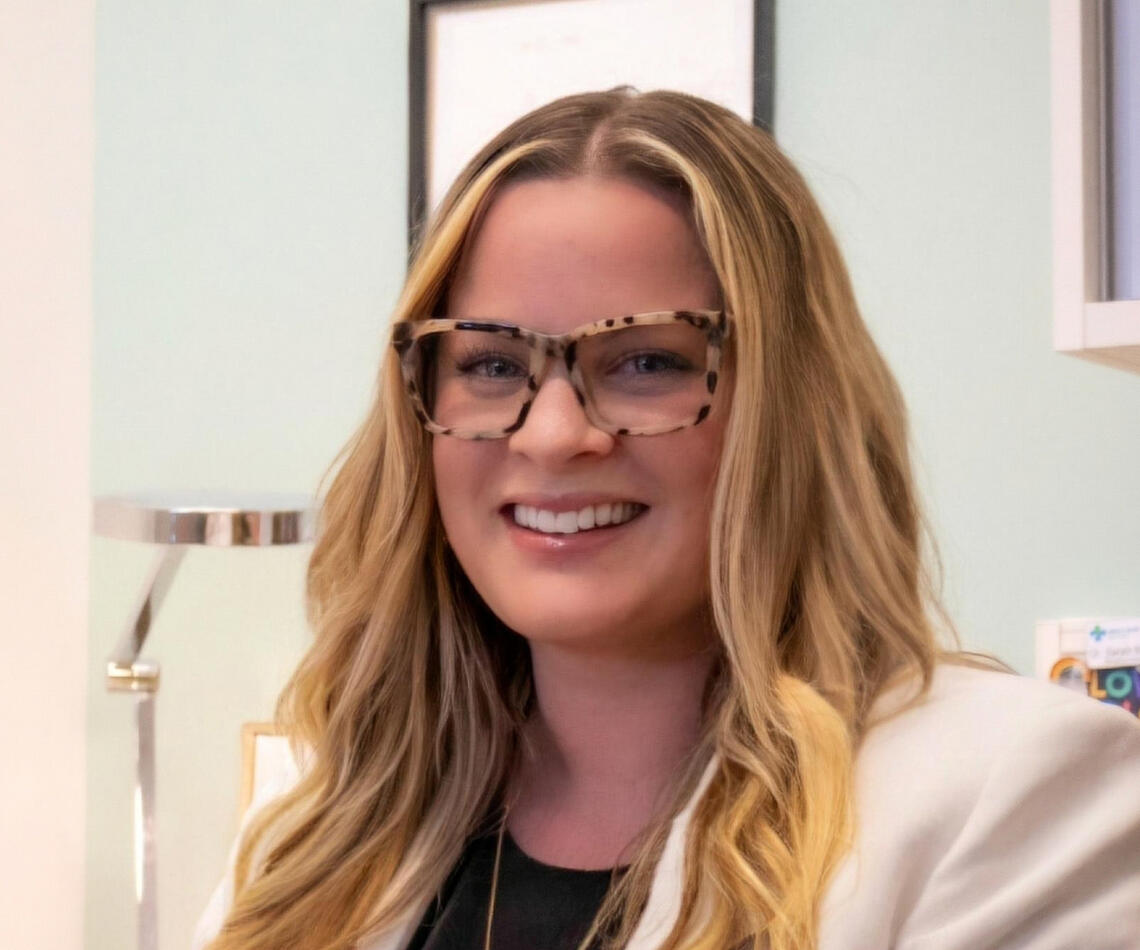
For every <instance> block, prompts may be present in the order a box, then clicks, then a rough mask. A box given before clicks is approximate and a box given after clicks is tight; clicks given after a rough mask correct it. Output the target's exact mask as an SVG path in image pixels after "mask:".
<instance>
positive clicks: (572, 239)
mask: <svg viewBox="0 0 1140 950" xmlns="http://www.w3.org/2000/svg"><path fill="white" fill-rule="evenodd" d="M718 297H719V293H718V288H717V281H716V276H715V274H714V273H713V271H712V267H711V266H710V264H709V262H708V260H707V258H706V255H705V253H704V250H703V249H702V247H701V245H700V241H699V239H698V237H697V234H696V231H695V229H694V227H693V225H692V224H691V223H690V221H689V218H688V213H687V210H686V209H685V206H684V204H683V202H682V201H681V200H680V199H677V198H673V197H671V196H667V195H665V194H663V193H660V192H658V191H656V190H653V189H651V188H650V187H648V186H645V185H642V184H639V183H636V182H632V181H629V180H626V179H620V178H599V177H578V178H569V179H542V180H537V181H524V182H517V183H513V184H510V185H508V186H506V187H505V188H503V190H502V191H500V192H499V194H498V195H496V197H495V199H494V200H493V201H492V203H491V205H490V207H489V208H488V209H487V211H486V213H485V215H484V217H483V220H482V222H481V224H480V226H479V228H478V230H477V231H476V233H475V234H474V235H473V237H472V239H471V241H470V242H469V244H468V248H467V251H466V253H465V255H464V258H463V260H462V261H461V262H460V266H459V268H458V270H457V272H456V275H455V279H454V281H453V283H452V290H451V293H450V295H449V298H448V301H447V315H448V316H454V317H468V318H479V317H487V318H498V319H502V320H506V321H509V322H511V323H518V324H520V325H522V326H526V327H530V328H531V329H535V330H540V331H542V332H545V333H562V332H565V331H567V330H570V329H573V328H574V327H576V326H580V325H581V324H583V323H588V322H590V321H592V320H596V319H601V318H604V317H613V316H623V315H625V314H630V313H642V312H647V311H653V310H698V309H712V308H715V307H716V306H717V305H718Z"/></svg>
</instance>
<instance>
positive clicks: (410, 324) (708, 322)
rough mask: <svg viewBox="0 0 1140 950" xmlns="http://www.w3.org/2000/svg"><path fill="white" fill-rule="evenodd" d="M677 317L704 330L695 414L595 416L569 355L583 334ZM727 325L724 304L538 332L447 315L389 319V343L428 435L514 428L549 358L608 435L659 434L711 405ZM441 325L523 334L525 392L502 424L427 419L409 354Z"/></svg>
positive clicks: (503, 433) (480, 434)
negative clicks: (621, 419)
mask: <svg viewBox="0 0 1140 950" xmlns="http://www.w3.org/2000/svg"><path fill="white" fill-rule="evenodd" d="M677 321H683V322H685V323H688V324H690V325H692V326H694V327H696V328H697V329H698V330H701V331H702V332H704V334H705V337H706V341H707V349H706V355H705V370H706V372H705V384H706V386H707V388H708V397H709V398H708V401H707V402H705V403H703V404H702V405H701V407H700V408H699V409H698V410H697V413H696V415H695V416H694V417H693V419H692V420H691V421H689V422H683V423H681V424H680V425H672V424H670V425H667V426H649V427H639V428H629V427H626V426H615V425H612V424H610V423H608V422H606V421H605V420H603V419H601V418H600V417H599V416H598V414H597V411H596V407H595V406H594V404H593V400H592V399H591V398H590V397H588V396H587V389H586V385H585V382H584V380H583V379H582V375H581V371H580V369H579V367H578V364H577V362H576V360H575V356H576V348H577V345H578V342H579V341H580V340H583V339H585V338H586V337H591V336H597V335H598V334H601V333H606V332H611V331H613V330H622V329H625V328H626V327H631V326H662V325H666V324H670V323H675V322H677ZM731 325H732V321H731V318H730V317H729V314H728V313H727V311H724V310H653V311H648V312H646V313H634V314H628V315H626V316H621V317H606V318H605V319H602V320H594V321H592V322H591V323H586V324H583V325H582V326H580V327H576V328H575V329H573V330H570V331H568V332H567V333H557V334H550V333H540V332H538V331H537V330H528V329H526V328H525V327H520V326H518V325H516V324H513V323H504V322H502V321H498V320H476V319H456V318H452V317H430V318H428V319H426V320H401V321H398V322H396V323H394V324H392V346H393V348H394V349H395V350H396V353H397V354H398V355H399V358H400V370H401V373H402V376H403V381H404V391H405V392H406V393H407V395H408V398H409V400H410V401H411V404H412V410H413V411H414V412H415V414H416V418H417V419H419V421H420V424H421V425H422V426H423V427H424V428H425V429H426V430H427V431H428V432H431V433H432V434H434V435H447V436H452V437H453V438H458V439H470V440H483V439H502V438H506V437H507V436H509V435H511V434H512V433H514V432H517V431H518V430H519V429H521V428H522V427H523V424H524V423H525V422H526V417H527V414H528V413H529V412H530V408H531V406H532V405H534V400H535V397H536V396H537V395H538V389H539V387H540V386H541V385H542V383H543V382H544V381H545V377H546V374H547V372H548V370H549V368H550V365H551V362H552V361H553V360H557V359H561V360H562V361H563V363H564V364H565V365H566V372H567V375H568V376H569V377H570V385H571V388H572V389H573V390H574V395H575V396H577V398H578V404H579V405H580V406H581V407H582V411H583V412H584V413H585V414H586V418H587V419H589V420H590V424H591V425H593V426H594V427H595V428H598V429H601V430H602V431H603V432H607V433H609V434H610V435H665V434H667V433H669V432H676V431H678V430H680V429H687V428H688V427H689V426H695V425H699V424H700V423H701V422H703V421H704V420H705V418H706V417H707V416H708V414H709V412H710V411H711V410H712V405H713V396H714V394H715V393H716V387H717V380H718V376H719V371H720V363H721V356H722V354H723V351H724V344H725V340H726V339H727V338H728V336H729V332H730V328H731ZM447 330H474V331H477V332H484V333H492V334H495V335H499V336H509V337H511V338H512V339H521V340H523V341H524V342H525V343H526V344H527V345H528V347H529V349H530V365H529V366H528V367H527V380H526V385H527V389H529V390H530V395H529V396H528V397H527V399H526V401H525V402H524V403H523V404H522V406H521V407H520V409H519V414H518V417H517V418H516V419H515V421H514V422H512V423H511V424H510V425H509V426H506V427H504V428H502V429H487V430H482V431H470V430H460V429H458V428H456V427H454V426H441V425H439V424H438V423H436V422H433V421H432V420H431V418H430V417H429V416H428V413H427V407H426V406H425V405H424V400H423V394H422V393H421V392H420V391H419V384H418V382H417V380H416V367H415V366H414V365H413V361H412V359H411V355H410V354H411V353H412V347H413V344H414V343H415V342H416V341H417V340H419V339H421V338H422V337H425V336H430V335H432V334H438V333H443V332H445V331H447Z"/></svg>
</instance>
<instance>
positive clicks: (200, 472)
mask: <svg viewBox="0 0 1140 950" xmlns="http://www.w3.org/2000/svg"><path fill="white" fill-rule="evenodd" d="M405 10H406V5H405V3H404V2H402V0H319V2H318V0H307V2H301V0H286V2H277V3H271V4H265V3H253V2H249V0H195V2H193V3H174V2H170V0H156V2H151V3H134V2H127V0H102V2H100V3H99V4H98V13H97V23H96V42H97V49H96V170H95V222H96V225H95V227H96V233H95V278H94V279H95V340H94V349H95V357H94V361H95V367H94V380H95V382H94V387H95V392H94V426H93V428H94V437H93V439H94V444H93V448H92V456H93V462H92V465H93V476H92V478H93V490H94V492H95V493H96V494H99V493H104V492H112V491H117V490H120V489H132V488H135V489H146V488H158V489H168V490H174V489H177V488H180V487H191V488H227V489H232V490H263V491H284V492H308V493H313V492H315V490H316V488H317V483H318V480H319V478H320V476H321V474H322V473H323V471H324V470H325V468H326V467H327V466H328V464H329V463H330V462H331V461H332V459H333V457H334V455H335V454H336V452H337V450H338V449H339V448H340V446H341V445H342V444H343V442H344V441H345V440H346V439H347V437H348V435H349V434H350V432H351V431H352V429H353V427H354V426H355V425H356V424H357V422H358V421H359V419H360V417H361V415H362V413H363V412H364V410H365V407H366V405H367V403H368V400H369V397H370V394H371V387H372V384H373V374H374V369H375V366H376V364H377V362H378V359H379V355H380V352H381V348H382V346H383V340H382V329H381V328H382V325H383V323H384V320H385V317H386V314H387V312H388V310H389V309H390V307H391V305H392V303H393V301H394V299H395V296H396V293H397V292H398V289H399V285H400V281H401V279H402V276H403V269H404V263H403V262H404V241H405V225H404V200H405V198H404V196H405V187H406V186H405V182H406V178H407V170H406V169H407V136H406V132H405V128H406V123H407V118H406V114H407V109H406V98H407V92H406V72H407V52H406V49H407V38H406V33H407V23H406V13H405ZM310 550H311V548H309V547H307V546H306V547H295V548H279V549H262V550H256V549H244V550H219V549H194V550H191V551H190V553H189V554H188V555H187V557H186V559H185V561H184V562H183V565H182V568H181V570H180V573H179V576H178V578H177V580H176V582H175V584H174V586H173V588H172V590H171V593H170V598H169V600H168V601H167V603H166V605H165V606H164V608H163V611H162V613H161V615H160V616H159V618H158V621H157V623H156V625H155V630H154V634H153V642H152V643H151V644H150V645H148V649H147V651H146V655H148V656H150V657H153V658H154V659H156V660H158V661H159V662H160V663H161V664H162V677H163V680H162V687H161V690H160V693H159V697H158V731H159V736H158V749H159V761H158V802H159V817H158V822H159V854H160V857H159V862H160V878H159V887H158V897H159V902H160V930H161V939H162V946H163V947H166V948H178V947H185V946H187V944H188V941H189V936H190V932H191V928H192V926H193V922H194V920H195V918H196V917H197V915H198V913H199V911H200V910H201V908H202V906H203V905H204V903H205V900H206V897H207V896H208V893H209V891H210V890H211V889H212V888H213V886H214V882H215V881H216V880H217V878H218V876H219V875H220V873H221V870H222V865H223V861H224V858H225V853H226V849H227V848H228V846H229V845H228V839H230V838H232V836H233V834H234V831H235V830H236V822H237V810H238V787H239V786H238V783H239V776H240V767H239V766H240V746H239V735H240V724H241V722H243V721H246V720H264V719H267V718H270V716H271V714H272V710H273V700H274V697H275V696H276V694H277V692H278V691H279V690H280V688H281V686H282V684H283V683H284V681H285V678H286V676H287V675H288V672H289V670H290V668H291V667H292V666H293V665H294V664H295V663H296V661H297V659H298V658H299V657H300V654H301V651H302V650H303V648H304V645H305V643H306V641H307V636H308V634H307V631H306V628H305V621H304V613H303V605H302V601H301V589H302V583H303V577H304V567H305V559H306V558H307V556H308V553H309V551H310ZM149 557H150V551H149V550H148V549H147V548H145V547H144V546H142V545H132V544H127V543H123V542H110V541H100V540H98V539H96V540H95V541H94V543H93V548H92V574H91V578H92V579H91V589H92V599H91V642H90V655H91V676H90V681H89V690H90V693H89V703H88V724H89V763H90V764H89V775H90V781H89V790H88V824H87V827H88V833H87V845H88V875H87V913H86V932H87V947H88V948H89V950H122V948H124V947H131V946H134V918H133V916H132V914H133V908H132V901H133V887H132V884H131V873H132V870H131V869H132V864H131V848H130V837H129V832H130V824H129V822H130V815H131V811H130V809H131V797H130V796H131V786H130V778H131V770H132V758H131V756H132V751H131V746H130V742H131V731H130V730H131V722H132V719H131V717H132V715H133V712H132V702H131V700H130V699H129V698H128V697H126V696H109V695H107V694H106V692H105V691H104V688H103V681H102V661H103V658H104V657H105V655H106V654H107V652H108V651H109V649H110V647H111V645H112V644H113V643H114V641H115V639H116V638H117V637H118V635H119V632H120V628H121V626H122V624H123V623H124V622H125V620H126V617H127V613H128V611H129V610H130V607H131V604H132V600H133V597H134V595H135V590H136V589H137V587H138V586H139V584H141V582H142V580H143V577H144V574H145V571H146V568H147V563H148V560H149Z"/></svg>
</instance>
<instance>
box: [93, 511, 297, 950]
mask: <svg viewBox="0 0 1140 950" xmlns="http://www.w3.org/2000/svg"><path fill="white" fill-rule="evenodd" d="M93 516H94V531H95V534H96V535H98V536H100V537H104V538H115V539H117V540H120V541H141V542H143V543H145V544H155V545H159V546H160V547H159V550H158V551H157V552H156V556H155V559H154V561H153V563H152V566H151V569H150V572H149V574H148V577H147V580H146V582H145V584H144V586H143V588H142V591H141V593H140V595H139V598H138V601H137V605H136V607H135V609H134V611H133V612H132V614H131V616H130V618H129V619H128V622H127V625H126V629H125V630H124V631H123V634H122V636H121V637H120V638H119V642H118V643H117V644H116V645H115V649H114V651H113V652H112V653H111V656H110V657H109V658H108V660H107V689H108V691H110V692H124V693H133V694H134V696H135V739H136V757H135V791H134V867H135V874H134V876H135V903H136V906H137V910H138V947H139V950H158V899H157V892H156V887H155V885H156V873H157V868H156V847H155V840H156V836H155V817H154V816H155V731H154V711H155V709H154V702H155V694H156V693H157V692H158V685H159V666H158V663H156V662H155V661H153V660H148V659H145V658H143V657H141V656H140V653H141V652H142V649H143V646H144V645H145V643H146V638H147V634H148V633H150V628H151V624H153V622H154V618H155V616H156V615H157V613H158V611H159V608H160V607H161V606H162V602H163V600H164V599H165V598H166V594H167V592H168V591H169V590H170V585H171V583H172V581H173V579H174V575H175V572H176V571H177V570H178V566H179V564H181V563H182V558H183V557H184V556H185V554H186V549H187V546H188V545H191V544H204V545H209V546H211V547H246V546H258V547H260V546H264V545H271V544H302V543H305V542H307V541H311V540H313V535H314V531H315V522H316V502H315V499H313V498H310V497H308V496H304V495H249V496H246V495H229V496H227V495H213V494H208V493H185V494H180V495H170V496H163V495H120V496H104V497H100V498H96V499H95V503H94V510H93Z"/></svg>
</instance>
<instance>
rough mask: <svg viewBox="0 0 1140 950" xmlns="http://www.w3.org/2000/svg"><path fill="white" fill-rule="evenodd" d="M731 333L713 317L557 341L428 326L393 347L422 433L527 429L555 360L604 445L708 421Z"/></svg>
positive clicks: (647, 320)
mask: <svg viewBox="0 0 1140 950" xmlns="http://www.w3.org/2000/svg"><path fill="white" fill-rule="evenodd" d="M729 328H730V320H729V317H728V315H727V314H726V313H725V312H724V311H720V310H664V311H654V312H653V313H637V314H632V315H630V316H622V317H611V318H608V319H605V320H596V321H594V322H593V323H587V324H585V325H584V326H581V327H578V328H577V329H575V330H571V331H570V332H569V333H563V334H558V335H550V334H546V333H538V332H536V331H534V330H527V329H525V328H523V327H519V326H515V325H513V324H510V323H502V322H499V321H488V320H456V319H448V318H433V319H429V320H417V321H407V322H401V323H396V324H395V325H394V326H393V328H392V345H393V346H394V347H395V348H396V351H397V353H399V355H400V365H401V367H402V371H403V377H404V386H405V389H406V391H407V393H408V397H409V398H410V400H411V403H412V407H413V409H414V410H415V412H416V415H417V416H418V417H419V419H420V421H421V422H422V423H423V425H424V427H425V428H426V429H427V430H428V431H429V432H433V433H436V434H438V435H450V436H455V437H457V438H461V439H499V438H503V437H504V436H508V435H510V434H511V433H512V432H515V431H516V430H518V429H519V428H521V427H522V425H523V423H524V422H525V421H526V416H527V412H529V410H530V407H531V405H532V403H533V402H534V398H535V395H536V394H537V393H538V388H539V386H541V385H542V383H543V380H544V379H545V377H546V373H547V372H548V370H549V368H550V366H551V364H552V362H553V361H554V360H557V359H562V360H563V361H564V362H565V364H566V372H567V375H568V376H569V379H570V384H571V385H572V386H573V388H574V392H575V393H576V394H577V396H578V402H579V403H580V404H581V406H582V408H583V410H584V411H585V414H586V417H587V418H588V419H589V420H590V422H591V423H592V424H593V425H594V426H596V427H597V428H599V429H603V430H604V431H606V432H609V433H610V434H612V435H661V434H663V433H666V432H674V431H676V430H677V429H683V428H685V427H686V426H690V425H696V424H698V423H699V422H701V421H702V420H703V419H704V418H705V417H706V416H707V415H708V414H709V411H710V410H711V408H712V404H713V395H714V393H715V392H716V386H717V373H718V371H719V369H720V363H721V356H722V353H723V350H724V343H725V340H726V338H727V337H728V333H729Z"/></svg>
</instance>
